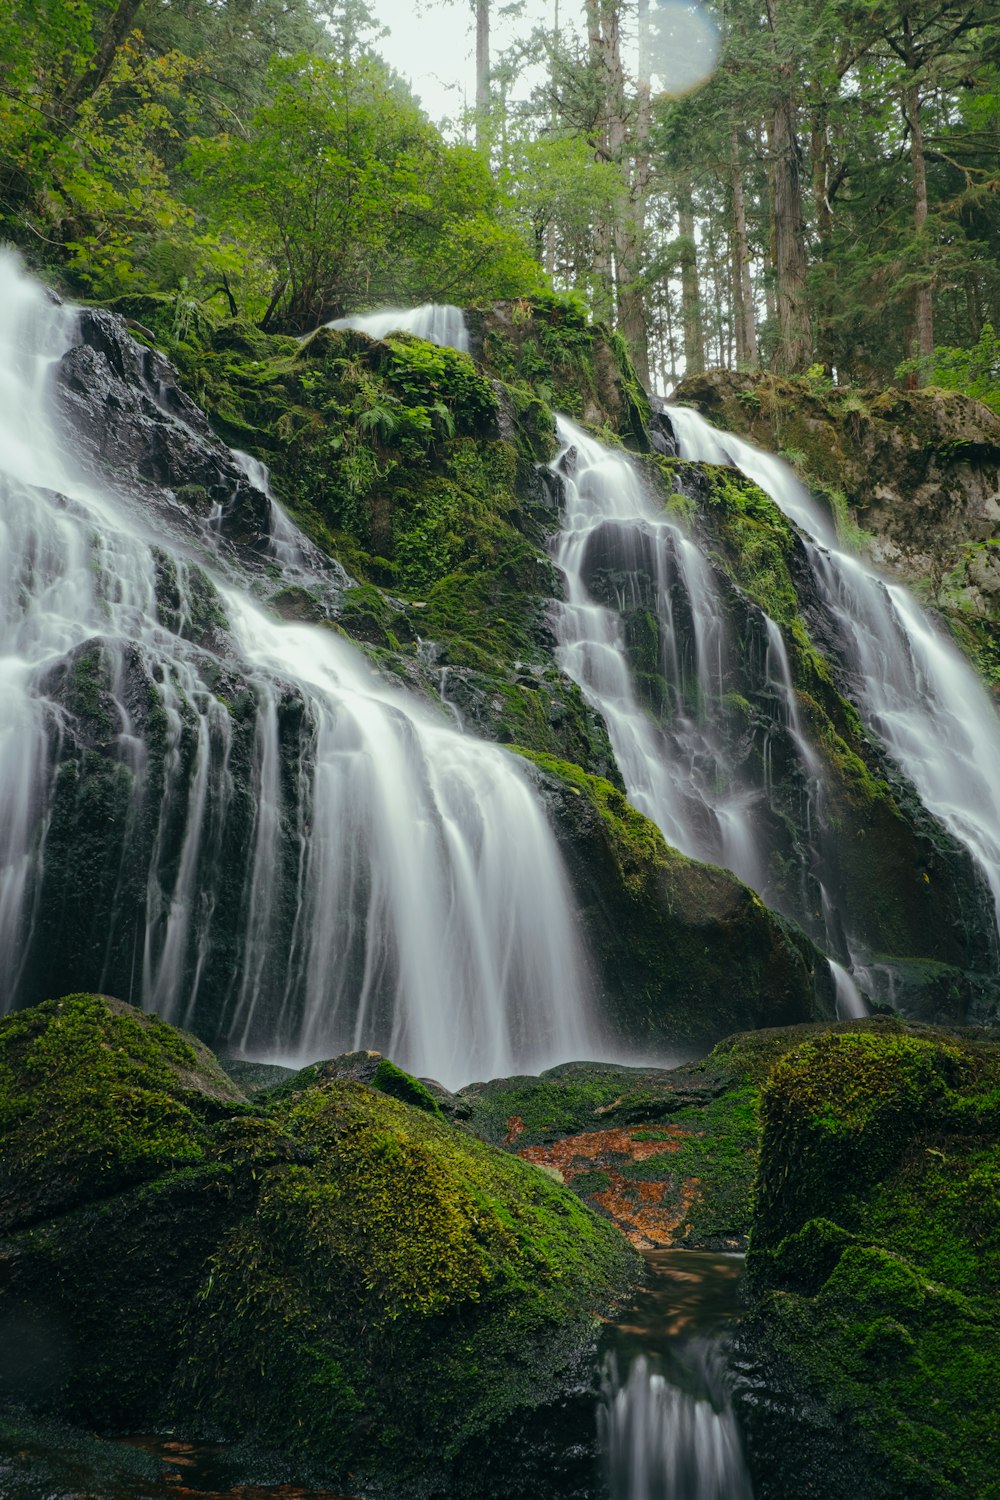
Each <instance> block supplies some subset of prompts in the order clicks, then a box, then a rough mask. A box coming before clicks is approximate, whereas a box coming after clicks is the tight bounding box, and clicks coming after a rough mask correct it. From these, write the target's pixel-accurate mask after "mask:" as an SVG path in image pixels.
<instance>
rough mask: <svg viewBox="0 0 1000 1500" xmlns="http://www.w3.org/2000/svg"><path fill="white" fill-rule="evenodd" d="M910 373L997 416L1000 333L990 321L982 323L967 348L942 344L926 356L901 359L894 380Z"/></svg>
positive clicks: (998, 414) (923, 382)
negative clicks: (971, 401) (977, 334)
mask: <svg viewBox="0 0 1000 1500" xmlns="http://www.w3.org/2000/svg"><path fill="white" fill-rule="evenodd" d="M910 375H916V377H917V378H918V380H920V381H921V383H922V384H924V385H936V386H940V388H941V389H942V390H945V391H959V392H960V393H961V394H962V395H963V396H972V397H974V398H975V400H977V401H982V402H983V404H984V405H985V406H988V407H989V408H990V410H991V411H994V412H996V414H997V416H1000V336H998V335H997V333H996V330H995V329H994V327H993V324H992V323H984V324H983V330H982V332H981V333H980V335H979V338H978V340H977V342H976V343H975V344H973V345H972V346H971V347H970V348H968V349H957V348H949V347H947V346H946V345H943V344H942V345H939V347H938V348H937V349H935V350H934V353H933V354H931V355H929V356H925V357H923V358H921V359H907V360H904V361H903V363H902V364H901V365H899V366H898V367H897V369H896V379H897V380H903V379H905V378H906V377H907V376H910Z"/></svg>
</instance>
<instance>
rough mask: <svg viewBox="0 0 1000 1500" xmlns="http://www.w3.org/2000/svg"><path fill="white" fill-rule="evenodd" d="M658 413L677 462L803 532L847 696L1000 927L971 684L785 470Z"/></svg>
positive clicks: (980, 717)
mask: <svg viewBox="0 0 1000 1500" xmlns="http://www.w3.org/2000/svg"><path fill="white" fill-rule="evenodd" d="M667 415H668V417H669V420H670V423H671V426H672V427H673V429H674V432H675V434H676V436H677V439H678V442H679V444H680V451H681V456H682V457H683V458H687V459H691V460H693V461H694V462H700V463H722V464H728V465H732V466H734V467H736V468H738V469H740V470H742V472H743V473H744V474H746V475H747V477H748V478H750V479H752V480H754V481H755V483H757V484H759V485H760V487H761V489H763V490H764V491H765V492H766V493H767V494H768V495H770V497H771V499H772V500H773V501H774V502H775V504H776V505H777V506H778V508H779V509H780V510H782V511H783V512H784V514H785V515H786V516H788V517H789V518H790V519H791V520H793V521H794V522H795V523H796V525H797V526H799V527H800V529H801V530H802V531H803V532H804V533H805V535H806V537H807V539H808V540H807V543H806V550H807V555H808V558H809V562H810V566H811V569H812V573H813V577H814V579H815V582H816V586H817V589H818V592H819V597H820V600H821V602H822V606H823V608H824V609H825V611H826V613H827V615H828V617H829V621H830V624H831V627H832V630H833V633H834V636H835V638H836V639H837V640H838V642H839V647H840V656H841V661H842V665H843V669H844V672H845V676H846V679H847V682H848V684H849V687H850V690H851V696H852V697H853V698H854V700H855V701H856V702H857V704H858V707H859V708H860V709H861V712H862V715H863V717H864V718H865V719H866V721H867V723H868V725H869V727H870V728H871V730H872V731H873V732H874V733H875V734H876V735H878V737H879V738H880V739H881V741H882V743H883V744H884V745H885V748H886V750H887V752H888V754H889V756H890V757H891V758H892V759H893V760H894V761H895V762H896V764H897V765H898V766H899V767H900V768H901V770H902V771H903V772H904V774H905V775H906V776H907V777H908V779H909V780H910V782H911V783H912V784H913V786H914V787H915V788H916V790H917V792H918V794H919V796H920V798H921V800H922V802H923V803H924V805H925V807H927V808H928V810H929V811H930V812H931V813H932V814H933V815H934V817H935V818H937V819H938V820H939V821H940V822H941V823H942V824H943V825H944V827H945V828H947V829H948V830H949V832H950V833H951V834H952V835H953V836H954V837H955V838H956V839H957V840H958V842H959V843H960V844H961V845H962V846H964V848H966V849H967V850H968V851H969V853H970V854H971V855H972V857H973V859H974V860H975V862H976V864H977V866H978V868H979V870H980V871H981V873H982V876H983V879H984V880H985V881H986V883H987V884H988V886H989V890H990V892H991V895H992V899H993V904H994V909H995V912H996V914H997V923H998V926H1000V777H998V774H997V773H998V770H1000V721H998V719H997V715H996V712H995V710H994V708H993V705H992V704H991V703H990V701H989V699H988V697H987V695H986V693H985V691H984V689H983V686H982V684H981V683H980V681H979V679H978V678H977V677H976V675H975V673H974V672H973V671H972V669H971V668H970V667H969V665H968V664H967V663H966V661H965V660H964V659H963V658H962V656H961V654H960V653H959V651H958V650H957V649H956V648H955V647H954V646H952V645H951V644H950V643H949V642H947V641H946V640H944V639H943V638H942V637H941V636H940V635H939V634H938V633H937V632H936V631H935V630H933V629H932V628H931V626H930V625H929V623H928V622H927V620H926V619H925V618H924V616H923V615H922V613H921V611H920V609H919V608H918V606H917V604H916V603H915V601H914V600H913V598H912V597H911V595H910V594H909V593H908V592H907V590H906V589H905V588H903V587H902V586H901V585H900V584H897V583H891V582H889V581H888V580H886V579H884V578H882V577H880V576H879V574H878V573H876V572H875V571H874V569H872V568H871V567H869V566H868V565H867V564H865V563H863V562H861V561H859V559H858V558H856V557H853V556H851V555H850V554H849V553H846V552H844V551H842V550H840V549H839V548H838V546H837V545H836V535H835V531H834V528H833V526H832V525H831V523H830V521H829V520H828V518H827V517H826V516H825V515H824V514H823V513H822V511H821V510H820V508H819V507H818V506H817V504H816V503H815V502H814V501H813V499H812V497H811V496H810V495H809V493H808V491H807V490H806V489H805V487H804V486H803V485H802V484H800V483H799V481H798V480H797V479H796V477H795V475H794V474H793V473H792V471H791V469H789V467H788V466H787V464H785V463H783V462H782V461H781V460H780V459H778V458H775V457H773V456H772V455H770V454H767V453H762V452H761V451H760V450H759V449H758V448H755V447H753V446H752V444H750V443H747V442H744V441H743V440H742V439H740V438H737V437H734V436H733V435H732V434H730V433H720V432H718V431H716V429H715V428H713V427H712V426H711V425H710V424H709V423H708V422H706V421H705V419H704V418H703V417H702V416H701V415H700V414H699V413H698V412H696V411H694V410H692V409H690V408H686V407H673V406H672V407H670V408H669V409H668V412H667Z"/></svg>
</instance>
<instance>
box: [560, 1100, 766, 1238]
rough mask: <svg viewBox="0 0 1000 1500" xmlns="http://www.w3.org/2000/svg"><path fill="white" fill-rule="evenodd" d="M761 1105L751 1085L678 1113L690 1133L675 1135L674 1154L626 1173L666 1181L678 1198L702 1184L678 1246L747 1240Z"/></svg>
mask: <svg viewBox="0 0 1000 1500" xmlns="http://www.w3.org/2000/svg"><path fill="white" fill-rule="evenodd" d="M757 1102H758V1094H757V1090H756V1089H755V1088H753V1087H752V1086H746V1087H743V1088H739V1089H734V1090H733V1091H731V1092H729V1093H726V1094H723V1095H722V1096H721V1097H719V1098H716V1099H712V1100H709V1101H708V1102H706V1103H705V1104H702V1105H699V1106H696V1107H689V1108H687V1109H680V1110H678V1111H677V1112H676V1113H675V1114H672V1115H671V1117H670V1123H671V1125H672V1126H680V1127H683V1128H686V1129H687V1130H688V1131H689V1132H690V1133H689V1134H687V1135H683V1136H680V1135H674V1134H672V1135H671V1149H670V1150H669V1152H665V1153H664V1154H663V1155H662V1156H651V1157H647V1159H646V1160H645V1161H643V1162H641V1163H639V1164H638V1165H637V1166H635V1167H633V1168H630V1169H628V1170H627V1172H626V1175H627V1176H628V1177H630V1178H633V1179H635V1180H637V1181H646V1180H652V1181H663V1182H665V1183H666V1185H667V1190H668V1191H672V1192H674V1193H678V1194H679V1192H680V1190H681V1188H682V1187H683V1186H684V1185H685V1184H687V1183H690V1182H691V1181H692V1180H694V1181H695V1182H696V1183H697V1184H698V1189H699V1190H698V1191H697V1192H695V1193H694V1194H693V1195H692V1198H691V1203H690V1206H689V1209H688V1212H687V1214H686V1216H685V1218H684V1221H683V1223H682V1224H681V1226H680V1228H679V1229H678V1231H677V1241H678V1242H679V1243H695V1244H706V1243H712V1242H714V1241H716V1240H719V1239H723V1240H724V1239H729V1238H734V1239H741V1238H742V1237H743V1236H745V1234H746V1232H747V1229H748V1227H749V1224H750V1214H751V1209H752V1206H753V1193H754V1181H755V1177H756V1172H757V1154H758V1142H759V1126H758V1121H757ZM574 1186H575V1184H574Z"/></svg>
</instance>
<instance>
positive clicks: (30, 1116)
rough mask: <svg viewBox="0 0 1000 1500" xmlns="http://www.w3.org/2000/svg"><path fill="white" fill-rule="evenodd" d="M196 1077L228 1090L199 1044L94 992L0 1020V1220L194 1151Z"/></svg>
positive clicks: (196, 1156)
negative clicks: (1, 1205) (0, 1212)
mask: <svg viewBox="0 0 1000 1500" xmlns="http://www.w3.org/2000/svg"><path fill="white" fill-rule="evenodd" d="M203 1074H204V1076H202V1075H203ZM206 1087H207V1088H208V1089H210V1090H211V1091H212V1094H215V1093H217V1094H218V1095H219V1096H221V1097H223V1098H226V1097H228V1098H230V1099H235V1098H239V1097H240V1095H239V1093H238V1090H236V1089H235V1088H234V1087H233V1086H232V1085H230V1084H229V1081H228V1080H227V1079H225V1077H224V1075H222V1074H221V1072H220V1071H219V1070H218V1069H217V1068H215V1066H214V1064H213V1063H211V1060H210V1059H207V1057H206V1054H205V1053H204V1049H199V1050H198V1051H196V1050H195V1046H194V1045H193V1044H192V1043H191V1042H189V1041H187V1040H186V1039H185V1038H184V1037H183V1035H182V1034H181V1033H179V1032H177V1031H175V1030H174V1029H173V1028H172V1027H169V1026H166V1025H165V1024H164V1023H163V1022H162V1021H160V1020H159V1019H158V1018H157V1017H156V1016H143V1015H142V1014H141V1013H139V1012H135V1011H133V1010H132V1009H131V1008H130V1007H127V1006H121V1005H119V1004H118V1003H117V1002H109V1001H108V1000H106V999H105V998H104V997H103V996H98V995H69V996H67V997H66V998H65V999H63V1000H51V1001H47V1002H46V1003H45V1004H44V1005H39V1006H34V1007H33V1008H32V1009H30V1010H26V1011H21V1012H18V1013H17V1014H15V1015H12V1016H8V1017H6V1018H5V1019H3V1020H2V1021H0V1140H2V1145H3V1164H2V1168H0V1181H2V1184H3V1199H4V1205H5V1212H4V1219H5V1221H6V1222H7V1224H8V1225H11V1224H16V1223H18V1222H23V1221H25V1220H30V1219H32V1218H35V1217H37V1216H38V1215H39V1214H41V1213H42V1212H47V1211H51V1209H52V1208H53V1207H54V1206H55V1205H57V1204H68V1203H73V1202H77V1201H80V1200H81V1199H83V1198H85V1197H88V1196H94V1195H101V1194H104V1193H109V1192H114V1191H118V1190H120V1189H121V1188H122V1187H123V1186H124V1185H125V1184H126V1183H129V1182H134V1181H136V1180H137V1179H141V1178H144V1177H150V1176H153V1175H155V1174H157V1173H159V1172H162V1171H164V1170H166V1169H167V1168H168V1167H173V1166H175V1165H180V1164H182V1163H197V1162H200V1161H202V1160H203V1159H204V1156H205V1149H206V1136H205V1125H204V1122H203V1119H202V1118H199V1116H201V1115H203V1113H204V1106H205V1104H206V1102H207V1100H208V1098H209V1097H210V1095H209V1094H206V1092H205V1089H206Z"/></svg>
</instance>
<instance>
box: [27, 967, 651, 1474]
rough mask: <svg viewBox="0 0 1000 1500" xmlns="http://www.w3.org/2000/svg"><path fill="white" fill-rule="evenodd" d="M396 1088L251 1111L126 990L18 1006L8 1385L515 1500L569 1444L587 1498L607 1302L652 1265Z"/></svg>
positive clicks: (89, 1407)
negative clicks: (596, 1369)
mask: <svg viewBox="0 0 1000 1500" xmlns="http://www.w3.org/2000/svg"><path fill="white" fill-rule="evenodd" d="M372 1082H373V1084H374V1085H375V1086H374V1087H373V1086H369V1085H368V1084H366V1083H364V1082H361V1081H360V1080H359V1079H358V1078H357V1077H351V1076H347V1074H346V1073H345V1071H344V1070H340V1071H339V1072H336V1071H334V1070H331V1071H330V1072H327V1073H323V1072H322V1070H314V1071H313V1073H312V1074H311V1075H310V1076H298V1077H295V1078H293V1079H291V1080H290V1081H289V1082H287V1083H286V1084H285V1085H284V1086H283V1087H279V1088H278V1090H276V1091H275V1092H274V1093H273V1094H267V1093H266V1092H265V1093H258V1094H256V1095H255V1096H254V1102H253V1104H252V1105H251V1104H248V1103H247V1102H246V1099H245V1096H244V1095H243V1094H242V1093H241V1091H240V1090H239V1089H238V1088H237V1087H236V1086H235V1085H234V1084H233V1083H232V1082H231V1081H230V1080H229V1079H227V1078H226V1077H225V1076H224V1075H223V1074H222V1073H221V1072H220V1071H219V1069H218V1067H217V1066H216V1064H215V1062H214V1060H213V1059H212V1057H211V1055H210V1054H208V1053H207V1052H206V1050H205V1049H204V1048H203V1047H201V1046H200V1044H198V1043H196V1042H195V1041H194V1039H193V1038H190V1037H188V1036H186V1035H184V1034H183V1033H181V1032H178V1031H175V1030H174V1029H173V1028H171V1027H169V1026H166V1025H165V1024H164V1023H162V1022H160V1021H158V1020H157V1019H156V1018H155V1017H148V1016H142V1015H141V1014H139V1013H137V1012H135V1011H133V1010H132V1009H131V1007H129V1006H125V1005H122V1004H120V1003H119V1002H117V1001H114V1000H108V999H106V998H104V997H100V996H93V995H76V996H70V997H68V998H66V999H64V1000H61V1001H53V1002H49V1003H47V1004H45V1005H42V1006H39V1007H36V1008H34V1009H30V1010H27V1011H24V1012H21V1013H19V1014H18V1015H16V1016H12V1017H8V1018H7V1019H6V1020H3V1021H0V1161H2V1164H3V1166H2V1170H3V1178H2V1184H0V1212H2V1215H3V1221H2V1229H3V1233H4V1238H3V1240H2V1242H0V1328H2V1330H3V1344H4V1346H5V1347H9V1346H10V1343H11V1341H16V1343H17V1347H18V1349H19V1358H18V1360H17V1362H16V1367H15V1366H12V1365H11V1363H10V1361H8V1360H5V1359H0V1385H2V1387H3V1389H2V1395H3V1398H4V1399H5V1400H7V1401H11V1400H13V1401H17V1402H20V1403H22V1405H23V1406H25V1407H27V1409H28V1411H29V1412H30V1413H33V1414H35V1415H37V1416H43V1417H54V1418H57V1419H63V1420H66V1419H68V1420H70V1421H74V1422H77V1423H82V1424H85V1425H87V1426H88V1427H91V1428H96V1429H99V1430H101V1431H103V1432H105V1433H108V1432H114V1431H135V1430H139V1431H145V1430H150V1429H155V1428H156V1427H157V1426H158V1425H162V1424H164V1423H166V1424H168V1425H170V1426H172V1427H175V1428H180V1429H181V1431H182V1433H186V1434H188V1435H193V1434H196V1433H198V1432H201V1433H203V1434H210V1435H211V1436H212V1437H213V1438H215V1439H217V1438H219V1437H223V1438H227V1439H230V1440H232V1439H236V1438H239V1437H242V1436H249V1437H251V1438H252V1439H253V1441H254V1442H255V1443H256V1444H257V1445H262V1446H263V1447H265V1448H269V1449H271V1450H276V1451H277V1452H278V1453H279V1454H283V1455H285V1457H286V1459H287V1460H288V1461H289V1462H290V1463H293V1464H295V1465H296V1466H297V1474H296V1476H295V1477H297V1478H298V1479H299V1481H300V1482H301V1480H302V1476H303V1474H304V1473H312V1474H319V1475H322V1477H323V1478H324V1480H325V1481H326V1483H327V1484H329V1485H333V1484H334V1483H336V1484H338V1485H342V1486H344V1487H345V1488H344V1489H341V1490H340V1491H339V1492H340V1493H344V1492H345V1490H346V1489H348V1488H349V1489H350V1490H351V1491H353V1492H354V1493H357V1492H358V1491H359V1490H361V1489H363V1491H364V1493H365V1494H368V1495H374V1496H379V1495H383V1494H387V1495H392V1496H393V1497H402V1496H410V1495H417V1494H419V1495H420V1497H421V1500H423V1497H425V1496H426V1497H433V1496H448V1497H449V1500H453V1497H460V1496H466V1495H468V1496H470V1497H472V1496H475V1497H480V1496H484V1495H488V1496H490V1497H494V1496H495V1497H497V1500H500V1497H510V1500H514V1497H520V1496H521V1495H523V1494H524V1493H526V1492H530V1491H532V1490H533V1489H534V1488H535V1486H536V1480H537V1476H536V1475H534V1473H533V1465H534V1464H535V1463H536V1462H547V1461H548V1460H549V1459H550V1458H551V1457H552V1451H553V1447H554V1448H555V1449H556V1450H558V1452H559V1453H561V1454H562V1462H563V1471H564V1473H566V1474H567V1475H569V1476H572V1477H571V1478H570V1479H568V1481H567V1483H568V1485H569V1489H568V1493H572V1494H577V1493H579V1488H576V1489H574V1488H572V1486H573V1485H574V1484H576V1485H577V1486H579V1484H580V1483H581V1482H583V1483H584V1484H585V1485H586V1484H589V1475H590V1473H591V1470H592V1465H593V1454H592V1452H591V1448H592V1442H593V1438H592V1428H593V1415H592V1412H593V1405H592V1402H593V1396H592V1393H591V1384H592V1379H593V1375H592V1368H593V1358H592V1351H593V1347H594V1342H595V1339H596V1335H597V1330H598V1318H599V1316H600V1314H601V1313H602V1312H607V1311H608V1310H610V1308H611V1307H612V1305H613V1304H614V1303H615V1301H616V1299H617V1298H618V1297H619V1296H620V1295H622V1294H623V1293H624V1292H625V1291H626V1290H627V1288H628V1287H629V1285H630V1284H631V1282H632V1281H633V1279H634V1278H635V1276H636V1275H637V1271H638V1267H639V1264H640V1263H639V1261H638V1257H637V1256H636V1255H635V1253H634V1251H632V1250H631V1249H630V1247H629V1246H628V1244H627V1243H626V1241H625V1240H624V1239H623V1237H622V1236H621V1235H619V1234H618V1232H617V1230H615V1229H614V1228H613V1227H612V1226H611V1225H609V1224H607V1223H604V1222H602V1221H601V1220H600V1219H599V1218H598V1217H596V1216H595V1215H593V1214H592V1213H590V1211H589V1210H588V1209H587V1208H585V1207H584V1205H583V1204H581V1203H580V1201H579V1199H578V1198H576V1197H575V1196H574V1195H573V1194H572V1193H570V1192H569V1191H568V1190H567V1189H566V1188H564V1187H562V1186H560V1185H559V1184H557V1183H556V1182H554V1181H553V1180H552V1177H551V1175H547V1174H545V1173H543V1172H540V1171H539V1170H538V1169H537V1168H536V1167H533V1166H531V1165H529V1164H528V1163H526V1162H523V1161H519V1160H517V1158H515V1157H513V1156H511V1155H510V1154H508V1153H505V1152H502V1151H497V1150H496V1149H494V1148H492V1147H490V1146H488V1145H486V1144H484V1143H483V1142H481V1141H479V1140H477V1139H475V1138H473V1137H471V1136H470V1135H468V1134H467V1133H460V1132H458V1131H457V1130H456V1129H455V1128H454V1127H453V1126H452V1125H449V1124H447V1123H445V1122H444V1120H443V1119H442V1118H440V1116H439V1114H438V1112H437V1111H436V1109H435V1108H434V1107H433V1106H432V1107H431V1108H428V1107H426V1106H427V1100H428V1099H429V1097H430V1096H429V1095H427V1094H426V1090H424V1091H423V1092H422V1093H421V1086H420V1085H419V1084H417V1083H416V1081H415V1080H409V1087H410V1088H411V1089H412V1090H413V1091H414V1092H415V1093H416V1094H417V1105H416V1106H415V1105H413V1104H410V1103H405V1102H402V1100H401V1099H400V1098H399V1097H398V1095H399V1094H400V1092H401V1091H404V1088H405V1086H406V1075H405V1074H402V1073H401V1072H400V1070H398V1069H393V1068H392V1066H391V1064H389V1065H384V1066H383V1068H382V1072H381V1075H380V1074H379V1071H378V1065H377V1064H376V1073H375V1076H374V1077H373V1080H372ZM387 1088H388V1092H387V1091H386V1090H387ZM392 1094H395V1096H396V1097H392V1096H391V1095H392ZM424 1096H426V1097H424ZM536 1422H537V1423H539V1424H540V1428H539V1433H537V1434H535V1437H534V1438H533V1437H532V1435H531V1428H532V1424H533V1423H536ZM546 1426H547V1428H548V1431H547V1433H546V1432H545V1428H546ZM2 1431H3V1429H2V1427H0V1438H2ZM535 1439H538V1440H537V1441H536V1440H535ZM546 1493H551V1491H550V1490H549V1489H548V1488H547V1489H546Z"/></svg>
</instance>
